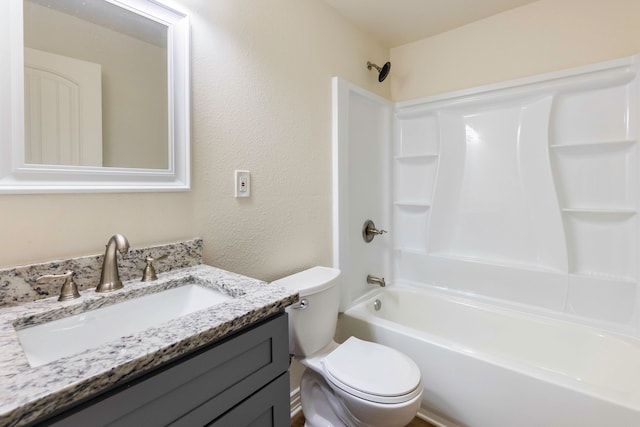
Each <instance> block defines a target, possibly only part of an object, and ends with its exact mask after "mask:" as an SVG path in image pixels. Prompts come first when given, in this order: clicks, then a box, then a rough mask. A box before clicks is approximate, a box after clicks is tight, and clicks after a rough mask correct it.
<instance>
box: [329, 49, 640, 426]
mask: <svg viewBox="0 0 640 427" xmlns="http://www.w3.org/2000/svg"><path fill="white" fill-rule="evenodd" d="M638 63H639V59H638V57H631V58H623V59H620V60H615V61H609V62H605V63H599V64H594V65H589V66H586V67H580V68H576V69H571V70H565V71H561V72H555V73H550V74H545V75H541V76H536V77H531V78H526V79H521V80H517V81H511V82H506V83H500V84H496V85H490V86H484V87H480V88H474V89H470V90H465V91H460V92H455V93H449V94H443V95H439V96H435V97H430V98H426V99H420V100H416V101H410V102H403V103H398V104H392V103H390V102H389V101H387V100H384V99H382V98H379V97H376V96H374V95H371V94H369V93H367V92H365V91H363V90H362V89H360V88H357V87H355V86H353V85H351V84H350V83H348V82H346V81H344V80H341V79H339V78H336V79H334V107H335V108H334V119H335V120H334V123H335V125H334V200H335V205H334V223H335V224H336V227H335V229H334V233H335V234H334V242H335V244H334V265H335V266H336V267H338V268H340V269H341V270H342V271H343V276H342V277H343V286H342V310H343V311H344V312H345V313H344V314H343V315H342V317H341V321H340V328H339V338H344V337H346V336H349V335H355V336H358V337H360V338H363V339H370V340H373V341H377V342H381V343H383V344H387V345H392V346H395V347H397V348H399V349H400V350H401V351H403V352H406V353H407V354H410V355H411V357H412V358H413V359H414V360H416V362H417V363H418V365H419V366H420V368H421V371H422V376H423V378H424V379H425V395H424V399H423V403H422V412H421V413H422V415H423V416H424V417H426V418H427V419H431V420H433V421H438V422H442V424H443V425H447V426H455V425H458V424H459V425H467V424H471V425H475V424H477V425H479V426H480V425H482V426H485V425H486V426H488V427H502V426H503V425H504V426H509V425H529V424H523V420H522V419H520V414H521V413H522V412H521V411H516V410H514V411H508V410H507V409H504V410H502V409H499V408H521V409H522V410H523V411H524V410H534V408H535V410H539V411H541V412H540V414H545V415H544V416H545V417H546V418H545V420H546V421H545V422H546V424H545V425H594V426H596V425H602V422H604V423H605V424H606V423H607V420H609V421H611V420H617V421H618V422H619V423H618V424H616V425H624V426H626V425H629V426H630V425H637V420H639V419H640V400H639V399H638V396H640V389H639V388H638V387H639V386H638V383H637V381H633V380H624V379H630V378H636V376H637V373H638V372H640V365H639V363H640V362H637V360H638V358H637V354H640V340H638V337H639V336H640V332H639V330H640V323H639V319H638V310H639V296H638V241H639V237H640V234H639V233H640V228H639V224H638V212H637V210H638V200H639V195H638V184H637V183H638V181H639V178H640V176H639V174H640V170H639V167H638V160H639V159H638V143H637V138H638V118H639V117H638V115H639V113H640V111H639V110H638V105H639V103H638V101H639V99H638V97H639V95H640V92H639V87H638V84H639V83H638V79H639V76H638V73H639V65H638ZM366 219H372V220H374V221H375V223H376V225H377V226H378V227H379V228H383V229H387V227H388V229H389V234H385V235H384V236H378V237H376V239H374V241H373V242H371V243H364V242H363V240H362V237H361V227H362V223H363V222H364V221H365V220H366ZM367 274H373V275H376V276H384V277H385V278H386V282H387V284H388V287H387V289H388V291H381V290H380V289H379V288H378V289H373V288H372V286H371V285H368V284H367V283H366V280H365V279H366V276H367ZM406 289H408V290H409V291H408V292H409V294H410V295H411V297H410V299H404V300H403V299H402V298H400V297H399V296H398V295H400V294H398V292H403V290H406ZM394 292H395V293H394ZM427 296H428V297H427ZM376 300H379V301H376ZM403 301H404V302H403ZM427 301H429V302H427ZM407 304H408V305H407ZM478 304H481V305H482V307H483V309H482V310H483V311H482V312H483V313H485V314H486V316H484V317H483V319H485V320H486V321H480V320H478V319H477V318H476V317H477V316H476V317H474V316H475V314H477V313H478V312H479V311H478V309H477V307H479V305H478ZM454 305H455V306H456V307H459V310H457V311H456V314H455V315H453V314H452V310H451V307H452V306H454ZM381 307H382V308H381ZM389 307H393V308H395V310H394V309H391V310H389ZM376 310H380V311H376ZM454 311H455V310H454ZM503 314H504V315H503ZM380 316H383V317H384V318H383V319H381V318H380ZM523 316H525V317H526V316H531V317H526V318H527V319H531V321H528V323H523V322H522V321H520V320H521V319H523V318H525V317H523ZM407 319H412V320H411V322H410V323H411V324H410V325H409V324H408V323H407ZM534 324H538V325H541V324H546V325H548V327H547V329H548V330H549V331H558V330H562V331H567V334H568V335H567V337H565V338H563V339H558V340H556V341H557V342H555V343H554V344H552V345H550V344H549V342H548V338H549V336H548V334H547V333H539V334H536V333H533V329H532V325H534ZM447 325H457V326H460V328H459V329H457V330H454V329H451V328H448V327H445V326H447ZM436 331H438V332H436ZM456 331H458V332H456ZM571 331H574V332H575V334H574V335H572V334H573V333H574V332H571ZM509 334H511V335H509ZM465 336H473V337H485V339H484V341H482V340H481V341H482V342H478V341H477V340H475V341H474V340H466V339H464V337H465ZM509 337H511V338H509ZM515 337H519V338H518V339H516V338H515ZM585 337H586V339H582V338H585ZM607 340H609V341H607ZM605 341H606V342H605ZM607 342H615V343H624V344H621V345H616V346H612V345H609V344H606V343H607ZM496 343H501V344H500V345H501V347H500V348H499V350H500V351H497V349H496V348H494V347H495V346H496V345H497V344H496ZM569 343H571V345H570V346H571V348H568V347H566V345H568V344H569ZM480 344H482V345H480ZM594 345H600V346H601V347H602V348H606V351H608V352H609V353H611V354H610V356H611V358H610V359H608V360H610V361H611V363H607V364H605V365H608V366H610V368H611V369H610V370H603V369H601V368H602V366H601V365H599V363H600V362H599V361H602V360H604V359H607V357H609V356H607V357H604V359H603V357H601V353H599V352H598V351H595V350H594V348H595V347H594ZM614 347H615V348H614ZM523 348H529V349H540V350H545V351H546V353H545V354H544V356H543V357H541V358H537V356H536V355H538V354H539V352H536V351H533V352H530V354H529V355H528V356H530V357H526V358H523V357H522V349H523ZM432 352H437V353H438V354H440V355H441V356H442V357H436V355H435V353H433V354H432ZM615 361H617V362H615ZM621 361H628V362H629V363H626V364H625V363H622V362H621ZM523 363H524V364H523ZM563 363H564V365H563ZM574 365H576V366H579V367H580V368H581V369H584V370H585V372H595V373H597V375H600V377H598V380H597V381H594V380H593V378H591V377H589V376H586V375H583V374H580V373H576V372H575V370H574V369H569V368H566V369H565V368H557V367H558V366H565V367H572V366H574ZM460 372H465V375H463V376H460V375H458V374H457V373H460ZM501 373H505V375H507V374H508V375H507V376H502V374H501ZM507 377H508V378H507ZM482 378H484V380H483V379H482ZM621 379H622V380H621ZM503 380H504V381H503ZM516 383H517V384H519V385H518V386H514V384H516ZM489 384H490V385H491V390H492V393H494V394H490V393H489V394H488V393H487V387H488V386H489ZM542 385H544V387H542ZM514 387H515V388H514ZM500 390H504V391H505V392H504V393H502V394H500V393H501V392H500ZM496 393H497V394H496ZM498 395H499V396H500V397H497V396H498ZM545 396H546V397H550V396H555V397H556V398H558V399H557V400H556V401H557V402H564V403H563V404H561V405H556V404H555V403H553V402H554V401H553V399H551V401H550V403H549V404H548V405H547V404H543V405H542V407H537V406H538V405H539V404H540V403H541V402H542V400H544V399H543V398H546V397H545ZM541 399H542V400H541ZM581 399H595V400H594V401H593V402H591V403H590V404H588V405H587V406H589V407H590V408H592V409H593V410H592V411H591V412H590V413H589V414H590V415H589V417H588V419H589V422H586V421H585V420H584V419H583V418H584V417H583V415H584V404H583V403H584V402H583V403H579V402H581ZM571 402H573V403H571ZM482 408H493V409H492V412H491V414H489V415H490V416H489V415H487V414H484V413H483V410H482ZM597 408H599V409H597ZM581 414H582V415H581ZM484 415H487V417H485V418H483V416H484ZM581 417H582V418H581ZM482 420H484V421H482ZM562 420H565V421H567V423H564V424H563V421H562ZM578 420H580V422H578ZM632 420H633V421H632ZM474 423H475V424H474ZM543 424H544V423H543ZM531 425H537V424H535V423H534V424H531Z"/></svg>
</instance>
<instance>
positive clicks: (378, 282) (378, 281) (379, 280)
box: [367, 274, 387, 288]
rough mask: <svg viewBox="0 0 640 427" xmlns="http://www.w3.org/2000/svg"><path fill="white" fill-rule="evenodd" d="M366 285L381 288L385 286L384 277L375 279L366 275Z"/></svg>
mask: <svg viewBox="0 0 640 427" xmlns="http://www.w3.org/2000/svg"><path fill="white" fill-rule="evenodd" d="M367 283H371V284H372V285H380V286H381V287H383V288H384V287H385V286H387V284H386V283H385V282H384V277H376V276H372V275H370V274H369V275H367Z"/></svg>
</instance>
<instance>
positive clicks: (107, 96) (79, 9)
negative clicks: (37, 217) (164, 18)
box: [24, 0, 169, 169]
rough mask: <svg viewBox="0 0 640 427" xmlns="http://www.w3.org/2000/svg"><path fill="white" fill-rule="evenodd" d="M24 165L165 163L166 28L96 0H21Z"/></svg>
mask: <svg viewBox="0 0 640 427" xmlns="http://www.w3.org/2000/svg"><path fill="white" fill-rule="evenodd" d="M24 46H25V52H24V64H25V65H24V66H25V76H24V79H25V80H24V82H25V102H24V105H25V163H27V164H50V165H77V166H104V167H120V168H142V169H167V168H168V167H169V166H168V154H169V147H168V128H169V127H168V103H167V97H168V93H167V87H168V82H167V27H166V26H165V25H163V24H161V23H158V22H156V21H153V20H151V19H148V18H146V17H144V16H140V15H138V14H136V13H133V12H131V11H129V10H126V9H124V8H121V7H119V6H115V5H113V4H111V3H108V2H106V1H104V0H24Z"/></svg>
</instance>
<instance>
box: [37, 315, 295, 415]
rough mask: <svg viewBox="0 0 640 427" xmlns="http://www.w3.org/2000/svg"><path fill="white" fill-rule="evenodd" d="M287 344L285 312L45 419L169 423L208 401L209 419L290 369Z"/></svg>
mask: <svg viewBox="0 0 640 427" xmlns="http://www.w3.org/2000/svg"><path fill="white" fill-rule="evenodd" d="M288 347H289V344H288V329H287V315H286V313H281V314H279V315H277V316H276V317H274V318H271V319H270V320H268V321H265V322H263V323H261V324H259V325H257V326H255V327H253V328H251V329H249V330H247V331H244V332H242V333H240V334H238V335H235V336H232V337H230V338H227V339H223V340H222V341H220V342H217V343H215V344H213V345H212V346H211V347H210V348H208V349H204V350H199V351H198V352H196V353H195V354H194V355H191V356H187V357H185V358H183V359H181V360H178V361H176V362H172V364H171V365H170V367H168V368H165V369H161V370H159V372H157V373H153V372H152V373H150V374H147V375H145V376H143V377H142V379H140V380H137V381H134V382H133V383H132V385H130V386H125V387H120V388H118V389H116V390H114V391H112V392H110V393H109V394H108V396H107V397H99V398H96V399H94V400H93V401H90V402H88V405H87V404H85V405H83V407H84V408H83V409H79V410H75V411H74V410H72V411H74V413H72V414H71V415H68V416H65V415H66V414H62V415H61V416H58V417H56V422H54V423H50V422H48V423H46V424H44V425H53V426H58V427H63V426H64V427H69V426H83V427H84V426H88V425H91V426H107V425H108V426H126V427H129V426H132V425H144V426H155V425H158V426H160V425H168V424H170V423H171V422H173V421H175V420H178V419H179V418H181V417H182V416H183V415H184V414H187V413H189V412H191V411H193V410H194V409H195V408H197V407H199V406H201V405H203V404H204V403H205V402H208V403H210V404H209V405H208V406H207V411H208V417H209V418H208V420H209V421H210V420H213V419H216V418H217V417H219V416H220V415H222V414H223V413H224V412H226V411H227V410H228V409H229V408H231V407H233V406H235V405H236V404H237V403H238V402H240V401H242V400H244V399H246V398H247V397H248V396H250V395H251V394H253V393H254V392H255V391H256V390H259V389H260V388H262V387H263V386H265V385H266V384H267V383H269V382H270V381H272V380H273V379H274V378H276V377H278V376H279V375H281V374H282V373H284V372H286V371H287V369H288V366H289V354H288ZM286 395H287V396H288V391H287V393H286ZM211 403H214V404H211ZM63 417H64V418H63Z"/></svg>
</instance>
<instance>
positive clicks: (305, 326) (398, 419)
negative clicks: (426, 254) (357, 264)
mask: <svg viewBox="0 0 640 427" xmlns="http://www.w3.org/2000/svg"><path fill="white" fill-rule="evenodd" d="M339 276H340V270H337V269H334V268H328V267H313V268H310V269H308V270H304V271H302V272H300V273H296V274H293V275H291V276H287V277H284V278H282V279H279V280H276V281H275V282H274V283H275V284H278V285H280V286H283V287H286V288H289V289H292V290H295V291H297V292H298V293H299V295H300V302H299V303H298V304H295V305H293V306H290V307H288V308H287V313H288V314H289V352H290V353H291V354H292V355H293V356H294V357H295V358H296V359H298V361H299V362H300V363H301V364H302V365H304V366H305V367H306V368H307V369H306V370H305V372H304V374H303V376H302V379H301V383H300V395H301V396H300V397H301V401H302V411H303V412H304V416H305V420H306V423H305V426H306V427H330V426H334V427H343V426H348V427H402V426H406V425H407V424H408V423H409V422H410V421H411V420H412V419H413V417H415V415H416V413H417V412H418V409H419V407H420V400H421V397H422V391H423V387H422V380H421V377H420V370H419V368H418V366H417V365H416V364H415V362H414V361H413V360H411V359H410V358H409V357H408V356H406V355H404V354H402V353H400V352H399V351H397V350H395V349H392V348H390V347H387V346H384V345H381V344H377V343H373V342H369V341H363V340H360V339H358V338H355V337H350V338H349V339H347V340H346V341H345V342H344V343H342V344H338V343H336V342H335V341H334V340H333V336H334V334H335V329H336V323H337V320H338V307H339V305H340V288H339V281H338V278H339Z"/></svg>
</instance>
